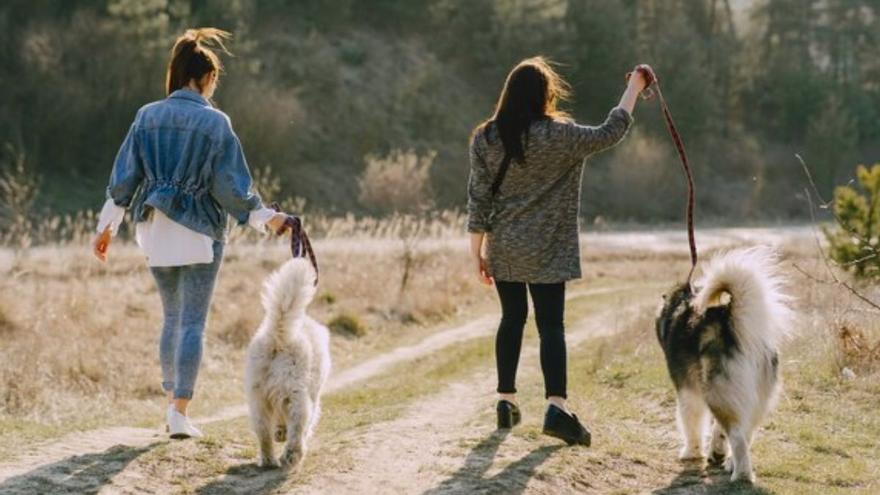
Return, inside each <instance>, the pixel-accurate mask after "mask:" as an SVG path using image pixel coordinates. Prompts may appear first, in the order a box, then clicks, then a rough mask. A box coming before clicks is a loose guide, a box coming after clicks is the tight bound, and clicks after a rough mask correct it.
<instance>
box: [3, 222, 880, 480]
mask: <svg viewBox="0 0 880 495" xmlns="http://www.w3.org/2000/svg"><path fill="white" fill-rule="evenodd" d="M383 228H386V229H387V226H384V227H383ZM316 249H317V251H318V253H319V256H320V262H321V265H322V272H321V273H322V282H321V290H320V291H319V294H318V297H317V298H316V301H315V303H314V304H313V305H312V308H311V310H310V311H311V313H312V314H313V316H315V317H316V318H317V319H319V320H321V321H325V322H329V321H330V320H331V319H332V318H333V317H335V316H338V315H343V314H345V315H350V316H351V317H352V318H355V319H357V320H358V321H359V322H360V323H361V324H363V325H365V326H366V327H367V328H368V329H369V331H368V332H366V333H365V334H364V335H363V336H361V337H359V338H335V339H333V344H332V345H333V349H332V352H333V356H334V361H335V365H336V367H337V368H338V369H342V368H345V367H346V366H348V365H349V364H351V363H354V362H357V361H359V360H361V359H363V358H365V357H367V356H369V355H371V354H374V353H376V352H380V351H383V350H388V349H391V348H393V347H396V346H399V345H408V344H412V343H414V342H416V341H418V340H420V339H421V338H423V337H424V336H426V335H427V334H429V333H431V332H433V331H435V330H436V329H437V328H441V327H445V326H447V325H451V324H453V323H454V322H456V321H461V320H466V319H469V318H472V317H473V316H475V315H477V314H482V313H485V312H488V311H492V310H495V302H494V291H492V290H488V289H485V288H482V287H480V286H478V285H477V284H476V282H475V281H474V280H473V276H472V275H471V273H470V271H469V263H468V259H467V256H466V243H465V242H464V240H463V239H461V238H454V239H452V240H444V239H438V238H434V239H429V238H424V239H422V240H421V241H420V242H419V243H417V244H416V245H415V248H414V249H415V255H416V257H417V258H418V259H419V262H418V263H416V264H414V265H413V267H414V268H412V269H413V270H414V274H413V276H412V277H411V279H410V282H409V283H410V284H412V285H411V286H410V288H409V289H408V290H407V291H406V292H405V293H403V294H401V293H400V291H399V286H400V281H401V275H402V271H403V270H404V265H403V262H402V259H403V258H402V254H403V253H404V252H405V249H407V247H406V246H405V245H404V241H403V240H401V238H400V237H398V236H389V237H379V236H373V235H372V234H370V235H366V236H364V237H362V238H360V239H358V240H356V241H351V240H347V239H338V238H330V239H324V240H321V241H319V242H318V243H317V245H316ZM111 250H112V251H111V256H112V259H111V262H110V263H109V264H108V265H106V266H102V265H100V264H98V263H96V262H94V261H93V260H92V259H90V258H89V256H88V252H87V250H86V248H85V247H82V246H78V247H73V246H67V247H46V248H39V249H31V250H30V251H27V252H23V253H19V254H17V255H14V254H12V253H11V252H4V253H3V254H2V256H0V273H2V274H3V275H4V276H3V277H2V278H0V335H2V337H3V341H4V346H3V348H2V349H0V362H2V363H4V365H3V366H2V367H0V390H2V395H0V401H2V402H0V427H2V428H0V430H2V431H3V433H2V436H0V439H2V441H3V444H5V445H13V446H14V445H17V444H20V442H21V441H26V440H31V439H38V438H47V437H54V436H57V435H59V434H61V433H64V432H65V431H67V430H69V429H74V428H89V427H94V426H99V425H105V424H132V423H134V424H140V425H154V424H155V422H156V418H158V417H160V414H161V403H162V396H161V392H160V390H159V385H158V382H159V368H158V364H157V358H156V353H157V350H156V348H157V340H158V329H159V325H160V313H159V311H158V310H159V300H158V295H157V294H156V291H155V288H154V283H153V281H152V280H151V278H150V275H149V273H148V272H147V271H146V270H145V269H144V268H143V261H142V259H141V256H140V254H139V252H138V251H137V249H136V248H134V247H133V246H130V245H129V246H118V245H115V246H113V247H112V248H111ZM685 254H686V253H685V252H684V251H682V252H680V253H675V254H669V253H663V252H659V253H654V252H642V251H637V250H613V251H601V250H597V249H594V248H592V247H591V246H589V244H588V245H587V246H586V249H585V251H584V256H583V258H584V269H585V273H584V275H585V276H584V279H583V280H582V281H578V282H576V283H574V284H572V287H571V288H570V290H571V291H572V292H575V291H578V290H580V289H582V288H586V287H596V286H632V287H638V286H642V285H643V284H645V283H646V281H658V280H660V281H669V282H670V283H672V282H674V281H675V280H677V279H679V278H680V277H681V276H682V275H683V274H684V273H686V268H687V259H686V257H685ZM785 254H786V259H785V260H784V261H783V263H784V265H785V266H786V267H789V266H790V264H791V263H792V262H794V261H797V263H798V265H799V266H801V267H802V268H804V269H806V270H808V271H809V270H818V269H820V268H821V264H820V263H821V261H819V260H816V259H815V257H814V255H813V253H812V252H811V251H809V250H807V248H800V247H797V246H795V247H792V248H789V249H788V250H787V251H786V253H785ZM287 256H288V253H287V251H286V246H284V245H281V244H279V243H275V242H261V243H256V244H253V243H249V242H239V243H236V244H233V245H231V246H230V247H229V249H228V252H227V257H226V259H225V261H224V263H225V265H224V268H223V270H222V271H221V276H220V281H219V285H218V289H217V292H216V294H215V301H214V305H213V310H212V315H211V320H210V323H209V329H208V332H207V342H206V349H205V350H206V354H205V358H204V362H203V368H202V374H201V375H200V379H199V384H198V387H197V392H196V393H197V400H196V401H195V402H194V408H195V411H194V413H195V414H197V415H200V414H204V413H205V412H208V411H213V410H216V409H217V408H218V407H220V406H225V405H229V404H236V403H240V402H241V401H242V399H243V397H242V394H241V392H240V390H241V383H240V376H241V373H240V370H241V368H242V357H243V352H244V349H243V346H244V345H245V344H246V343H247V341H248V339H249V337H250V334H251V332H252V331H253V330H254V329H255V328H256V326H257V324H258V323H259V320H260V318H261V314H262V311H261V310H260V309H259V307H258V306H257V302H256V301H257V299H256V294H258V291H259V289H260V283H261V281H262V279H263V277H264V276H265V275H267V274H268V273H269V272H270V271H271V270H272V269H274V268H275V267H276V266H278V265H279V264H280V263H281V262H282V261H283V260H284V259H286V257H287ZM703 256H704V259H705V258H708V256H710V253H708V252H707V253H703ZM790 272H791V273H790V280H791V287H792V290H794V291H796V293H797V298H798V301H799V303H798V314H799V315H800V319H799V320H798V321H799V327H798V332H797V337H796V338H795V339H794V340H793V341H791V342H789V343H788V344H787V345H786V347H785V348H784V351H783V370H784V375H785V382H786V393H785V395H784V396H783V398H782V401H781V403H780V407H779V410H778V411H777V412H776V413H775V414H774V415H773V416H772V419H771V420H770V421H769V422H768V424H767V426H766V428H765V433H764V434H763V435H762V436H761V437H760V438H759V439H758V441H757V442H756V445H755V453H756V454H755V455H756V463H757V467H758V474H759V477H761V478H762V479H763V480H764V481H762V483H765V485H763V486H766V487H768V488H769V489H771V490H779V491H782V492H792V493H794V492H798V493H800V492H813V493H835V492H844V491H847V490H849V489H854V490H855V491H861V492H864V493H870V492H871V490H872V489H874V488H876V487H877V483H878V481H877V479H876V473H875V474H874V475H872V474H871V472H872V470H874V471H876V470H877V469H880V466H878V465H877V463H876V459H877V458H878V456H877V454H878V452H877V451H876V442H875V441H873V440H871V439H874V440H875V439H876V438H877V436H878V435H880V424H878V423H877V420H876V414H874V412H875V409H876V397H877V394H878V393H880V388H878V385H877V384H878V382H880V381H878V378H880V375H878V373H880V369H878V368H877V367H876V361H875V360H874V358H868V357H866V356H873V354H871V353H872V352H874V349H876V345H877V344H876V342H878V339H880V319H878V318H877V315H876V314H874V313H871V312H869V311H867V310H866V309H865V308H863V307H862V306H860V303H859V302H858V301H855V300H853V298H852V296H851V295H849V294H848V293H846V292H843V291H840V290H837V288H835V287H834V286H829V285H822V284H817V283H816V282H814V281H813V280H811V279H808V278H806V277H804V276H802V275H800V274H799V273H797V272H796V271H794V270H790ZM874 290H876V289H874ZM658 293H659V292H658ZM872 295H874V296H876V295H877V294H876V293H875V294H872ZM658 300H659V296H658ZM588 307H589V308H592V306H589V305H586V306H585V305H584V304H583V303H573V304H572V305H571V307H570V308H569V309H570V310H571V311H570V314H569V318H572V317H577V315H578V313H579V311H581V310H584V311H586V308H588ZM579 308H580V309H579ZM591 311H592V309H591ZM652 316H653V315H652V314H651V313H650V312H645V313H644V314H643V315H641V317H640V319H639V320H638V321H637V322H636V323H635V324H634V325H631V326H630V327H627V328H624V329H623V332H622V333H621V334H620V335H618V336H615V337H610V338H607V339H603V340H601V341H599V342H592V343H591V344H589V345H587V346H584V347H581V348H579V349H572V353H571V355H572V359H571V371H570V376H571V377H572V379H571V384H572V396H573V407H574V408H575V409H576V410H578V411H582V412H583V415H584V417H585V418H587V419H588V421H589V422H590V423H591V424H592V425H593V426H594V428H595V431H596V432H597V436H596V438H597V443H596V446H595V447H594V449H592V450H589V451H579V450H564V451H560V452H559V454H555V455H554V457H553V458H552V459H550V460H549V461H548V462H547V463H546V464H545V466H543V467H542V468H541V472H540V473H539V475H540V477H539V478H536V480H538V481H536V483H537V486H538V487H539V488H542V489H544V490H543V491H544V492H547V493H550V492H554V491H555V492H565V491H570V490H572V489H575V488H573V487H576V488H578V489H580V488H583V489H592V490H599V491H603V490H605V489H607V490H609V491H613V490H615V489H616V490H621V491H623V492H632V491H644V490H645V489H648V490H650V489H656V488H660V487H665V486H668V487H669V490H668V492H670V493H678V492H684V493H691V492H700V491H701V490H708V491H710V492H711V491H712V488H711V487H709V488H707V487H706V483H716V482H718V481H719V480H721V479H722V478H723V476H721V475H720V474H719V473H713V472H709V473H706V472H702V471H694V472H689V471H682V468H681V467H680V466H679V465H678V464H677V463H676V462H675V461H674V454H675V444H676V441H677V440H676V437H675V433H674V426H673V420H672V415H673V407H674V400H673V396H672V391H671V386H670V385H669V383H668V378H667V377H666V375H665V369H664V367H663V361H662V358H661V356H660V351H659V348H658V347H657V346H656V345H655V342H654V339H653V336H652V335H651V332H652V328H653V327H652ZM841 328H847V329H849V330H848V331H847V334H846V338H845V339H841V333H840V329H841ZM530 333H531V332H530ZM530 338H531V339H534V336H533V335H532V336H531V337H530ZM842 343H843V344H842ZM865 349H869V350H870V351H865ZM453 351H454V352H453ZM490 351H491V341H490V339H480V340H479V341H474V342H471V343H467V344H462V345H458V346H456V347H455V349H452V350H450V352H449V353H438V354H437V355H436V356H431V357H428V358H425V360H423V361H420V363H421V364H420V365H417V366H412V363H407V364H406V365H401V369H404V368H405V369H407V370H410V371H408V372H407V373H403V374H401V373H398V371H399V370H397V369H395V370H391V372H389V373H387V374H386V375H383V376H382V377H377V378H376V379H375V380H371V382H370V383H369V384H366V385H367V386H366V387H353V388H351V389H350V390H344V391H342V392H338V393H334V394H332V395H330V396H328V397H327V403H326V408H327V419H326V421H324V422H322V424H321V432H320V433H319V437H320V438H321V439H322V442H326V444H325V445H324V446H321V445H320V444H319V445H318V446H317V447H316V450H315V452H314V453H313V455H312V457H311V459H312V461H310V464H309V465H310V466H311V467H310V468H309V469H310V470H311V469H317V466H320V465H322V464H321V463H322V462H323V461H322V459H324V460H326V461H327V462H331V460H332V459H330V458H335V457H337V456H339V455H340V453H343V452H345V451H346V448H347V447H346V445H345V444H344V442H343V443H340V444H338V445H337V444H336V443H334V442H336V441H337V440H339V439H340V438H348V437H347V436H340V435H341V433H342V432H344V431H348V430H350V429H352V428H354V429H357V428H369V427H370V426H371V425H372V424H373V423H374V422H376V421H383V420H387V419H388V418H390V417H393V416H394V414H397V412H395V411H400V410H401V408H402V407H403V406H405V405H406V403H408V402H412V401H415V400H418V399H419V398H420V397H422V396H423V395H425V394H427V393H429V392H430V391H431V390H436V389H437V388H438V387H441V386H442V384H443V383H446V382H448V380H450V379H452V377H453V376H454V377H459V378H460V377H462V376H466V375H467V373H469V370H471V371H473V370H476V369H478V368H480V367H484V366H490V363H491V352H490ZM487 359H489V361H486V360H487ZM428 362H431V363H435V364H436V366H434V365H431V366H426V365H425V363H428ZM450 366H451V367H450ZM844 368H847V369H849V370H850V371H852V372H853V374H849V373H845V372H844V371H843V370H844ZM414 370H417V371H418V373H420V374H419V375H418V377H419V378H417V379H416V380H415V382H413V383H410V385H411V386H412V390H411V392H407V393H406V394H401V390H402V389H401V380H403V381H412V380H410V378H413V377H415V376H416V375H414V374H413V373H415V372H416V371H414ZM432 370H434V371H432ZM450 370H454V373H452V371H450ZM435 372H436V375H432V373H435ZM450 373H452V374H450ZM574 377H578V379H575V378H574ZM584 377H586V378H584ZM523 381H524V383H523V399H524V401H525V407H527V408H528V410H529V411H531V412H532V413H534V414H533V415H532V416H534V417H530V419H529V421H531V423H527V424H525V425H524V428H522V429H521V430H518V431H517V432H516V433H515V435H516V436H517V438H520V437H521V438H523V439H525V440H528V442H525V443H524V445H527V444H529V443H531V442H533V441H535V439H537V438H539V437H540V435H539V434H538V428H539V425H537V423H536V422H537V421H538V420H539V418H537V416H538V415H537V414H536V413H535V411H539V410H540V408H541V405H540V401H541V399H540V397H541V394H540V379H539V377H538V376H537V375H536V376H532V377H530V378H527V377H523ZM377 397H383V398H384V399H382V401H380V402H383V403H384V402H388V407H384V408H382V407H379V408H376V407H373V406H372V404H374V403H375V401H376V398H377ZM530 401H531V402H530ZM354 406H357V407H354ZM334 409H335V410H345V411H349V412H350V411H353V410H358V411H364V415H361V416H351V415H350V414H346V415H337V414H333V410H334ZM334 418H335V419H334ZM353 422H354V423H353ZM208 431H209V433H211V435H212V436H214V437H216V438H219V439H221V440H222V443H223V444H224V445H225V447H223V448H222V449H221V450H223V452H224V454H223V456H226V457H223V456H221V457H223V458H224V459H225V460H223V461H222V462H220V461H218V460H217V456H215V455H213V453H214V450H216V449H214V447H212V446H211V445H208V444H205V443H199V444H194V445H193V446H191V447H188V448H189V449H190V450H192V452H189V451H186V452H183V451H182V452H179V453H177V454H175V455H174V456H173V457H174V458H175V459H179V458H182V457H183V458H189V457H187V456H190V455H191V458H189V460H190V462H188V463H187V464H188V465H190V464H191V466H192V469H193V470H194V472H199V473H204V478H207V479H214V478H216V477H217V475H218V474H219V473H222V472H223V471H224V469H226V468H227V467H229V466H235V465H237V464H240V463H242V462H248V460H249V459H250V458H251V457H252V456H253V452H252V446H251V442H250V437H249V436H248V433H247V429H246V423H245V422H244V421H242V420H236V421H233V422H226V423H220V424H215V425H212V426H210V427H209V430H208ZM831 431H833V432H834V435H829V434H828V433H827V432H831ZM349 433H351V432H349ZM354 433H355V434H356V431H355V432H354ZM462 435H465V436H466V435H467V433H466V432H463V433H462ZM465 440H467V439H464V440H462V441H463V442H464V443H468V442H469V441H470V440H468V441H467V442H465ZM339 441H340V442H341V441H342V440H339ZM474 443H475V444H476V443H479V439H475V441H474ZM212 449H213V450H212ZM8 452H9V449H0V456H3V455H4V453H8ZM153 454H155V455H151V456H150V457H149V459H152V460H155V461H156V462H160V461H161V463H166V461H167V460H166V459H165V458H166V457H167V455H166V454H163V453H162V452H159V453H156V452H153ZM169 455H170V454H169ZM461 455H463V456H464V455H466V452H462V453H461ZM324 457H326V459H325V458H324ZM218 462H220V464H218ZM333 462H337V461H333ZM340 462H341V461H340ZM223 463H227V464H228V465H226V464H223ZM230 469H232V468H230ZM203 481H204V480H201V481H199V483H202V482H203ZM530 486H531V485H530ZM721 486H723V485H717V486H716V488H719V487H721ZM539 492H541V490H539ZM747 492H749V491H747Z"/></svg>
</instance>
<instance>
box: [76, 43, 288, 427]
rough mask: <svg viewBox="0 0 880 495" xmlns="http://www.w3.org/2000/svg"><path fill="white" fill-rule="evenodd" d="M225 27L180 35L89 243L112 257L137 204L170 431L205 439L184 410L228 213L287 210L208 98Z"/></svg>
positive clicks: (243, 217) (120, 157)
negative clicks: (156, 299) (255, 177)
mask: <svg viewBox="0 0 880 495" xmlns="http://www.w3.org/2000/svg"><path fill="white" fill-rule="evenodd" d="M228 37H229V33H227V32H225V31H221V30H219V29H214V28H202V29H190V30H188V31H186V33H184V34H183V35H182V36H181V37H179V38H178V39H177V42H176V43H175V44H174V48H173V49H172V51H171V60H170V61H169V63H168V69H167V71H166V75H165V89H166V96H167V97H166V98H165V99H163V100H160V101H157V102H153V103H150V104H148V105H145V106H144V107H142V108H141V109H140V110H138V112H137V115H136V116H135V119H134V123H132V125H131V128H130V129H129V131H128V135H127V136H126V137H125V141H124V142H123V143H122V147H121V148H120V150H119V153H118V154H117V156H116V161H115V163H114V164H113V171H112V172H111V174H110V184H109V186H108V187H107V201H106V203H105V204H104V208H103V209H102V211H101V215H100V218H99V221H98V228H97V231H98V234H97V235H96V236H95V239H94V241H93V243H92V244H93V251H94V254H95V256H96V257H97V258H98V259H99V260H101V261H106V259H107V249H108V247H109V244H110V238H111V236H113V235H115V234H116V231H117V229H118V228H119V224H120V223H121V222H122V219H123V217H124V215H125V210H126V209H129V208H131V209H132V218H133V219H134V222H135V223H136V225H137V229H136V232H137V233H136V238H137V242H138V244H139V245H140V247H141V248H142V250H143V252H144V254H145V255H146V259H147V264H148V265H149V267H150V271H151V272H152V274H153V277H154V278H155V280H156V285H157V286H158V288H159V295H160V297H161V299H162V308H163V311H164V320H165V322H164V326H163V328H162V334H161V338H160V343H159V357H160V362H161V367H162V388H163V390H164V391H165V393H166V394H167V397H168V410H167V413H166V422H167V429H168V431H169V433H170V436H171V438H189V437H199V436H201V432H200V431H199V430H198V429H197V428H196V427H195V426H193V425H192V423H191V422H190V420H189V418H188V417H187V416H186V411H187V406H188V405H189V402H190V400H192V397H193V389H194V387H195V382H196V377H197V375H198V371H199V364H200V362H201V356H202V340H203V333H204V329H205V324H206V319H207V315H208V309H209V306H210V303H211V296H212V294H213V292H214V282H215V280H216V278H217V272H218V270H219V269H220V262H221V260H222V258H223V245H224V242H225V234H226V222H227V216H229V215H231V216H232V217H233V218H234V219H235V220H236V222H237V223H238V224H240V225H244V224H249V225H251V226H252V227H253V228H255V229H258V230H263V229H264V228H265V226H267V225H268V226H270V227H271V228H273V229H275V230H277V229H279V228H281V226H282V225H283V222H284V219H285V216H284V215H283V214H280V213H276V212H275V211H273V210H271V209H268V208H266V207H265V206H264V205H263V204H262V202H261V200H260V197H259V195H257V193H255V192H254V191H253V190H252V183H251V175H250V171H249V170H248V166H247V162H246V161H245V157H244V153H243V151H242V149H241V143H240V142H239V140H238V137H237V136H236V135H235V132H234V131H233V130H232V124H231V122H230V120H229V117H228V116H226V114H224V113H223V112H221V111H220V110H218V109H217V108H215V107H214V105H213V104H212V103H211V98H212V96H213V94H214V90H215V89H216V88H217V81H218V78H219V76H220V72H221V71H222V68H223V66H222V64H221V62H220V58H219V57H218V56H217V54H216V53H215V52H214V50H213V49H212V48H211V47H212V46H213V47H219V48H220V49H222V50H223V51H226V48H225V46H224V45H223V41H224V40H225V39H227V38H228Z"/></svg>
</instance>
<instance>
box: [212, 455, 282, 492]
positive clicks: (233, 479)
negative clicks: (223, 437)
mask: <svg viewBox="0 0 880 495" xmlns="http://www.w3.org/2000/svg"><path fill="white" fill-rule="evenodd" d="M287 474H288V472H287V471H285V470H283V469H278V468H273V469H266V468H261V467H259V466H257V464H256V463H253V462H252V463H249V464H238V465H235V466H232V467H230V468H229V469H227V470H226V472H225V473H224V474H223V477H222V478H219V479H216V480H214V481H212V482H210V483H208V484H206V485H203V486H201V487H199V489H198V490H196V493H198V494H199V495H219V494H227V493H242V494H243V493H255V494H262V493H270V492H272V491H273V490H274V489H275V488H278V487H279V486H280V485H281V484H282V483H284V482H285V481H287Z"/></svg>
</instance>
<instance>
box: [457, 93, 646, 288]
mask: <svg viewBox="0 0 880 495" xmlns="http://www.w3.org/2000/svg"><path fill="white" fill-rule="evenodd" d="M632 121H633V119H632V116H631V115H630V114H629V113H628V112H627V111H626V110H624V109H622V108H619V107H617V108H614V109H613V110H611V112H610V113H609V114H608V117H607V118H606V119H605V122H603V123H602V124H601V125H598V126H584V125H579V124H577V123H574V122H572V121H568V120H559V119H556V120H542V121H537V122H535V123H533V124H532V126H531V127H530V128H529V130H528V137H527V140H526V141H525V160H524V161H523V162H517V161H516V160H514V161H512V162H511V163H510V166H509V168H508V171H507V175H506V176H505V178H504V182H503V183H502V184H501V188H500V189H499V191H498V194H497V195H496V196H495V197H493V196H492V183H493V181H494V180H495V176H496V174H497V173H498V169H499V168H500V166H501V161H502V159H503V158H504V147H503V146H502V144H501V139H500V136H499V135H498V131H497V129H496V127H495V125H494V124H492V123H490V124H488V125H487V126H486V127H485V128H484V129H482V130H480V131H478V132H477V133H476V134H475V135H474V139H473V140H472V142H471V146H470V162H471V170H470V177H469V179H468V231H469V232H486V233H487V235H488V246H487V247H488V261H489V270H490V273H491V275H492V276H493V277H494V278H495V279H496V280H503V281H509V282H528V283H558V282H565V281H568V280H572V279H576V278H580V277H581V264H580V244H579V242H580V241H579V235H578V234H579V228H578V224H579V209H580V208H579V207H580V191H581V187H580V185H581V176H582V174H583V168H584V160H585V159H586V158H587V157H588V156H590V155H591V154H593V153H596V152H598V151H602V150H604V149H607V148H610V147H611V146H614V145H615V144H617V143H618V142H620V140H621V139H623V137H624V136H625V135H626V132H627V130H628V129H629V127H630V125H631V124H632Z"/></svg>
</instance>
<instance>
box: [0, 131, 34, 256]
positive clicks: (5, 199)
mask: <svg viewBox="0 0 880 495" xmlns="http://www.w3.org/2000/svg"><path fill="white" fill-rule="evenodd" d="M6 152H7V159H6V163H5V164H4V165H3V168H2V170H0V234H2V241H3V243H4V244H8V245H13V246H15V247H18V248H20V249H27V248H28V247H30V246H31V244H32V242H33V239H32V237H31V230H32V228H33V208H34V204H35V203H36V200H37V196H38V195H39V190H40V178H39V176H38V175H36V174H34V173H33V172H31V171H30V170H28V169H27V156H26V155H25V153H24V151H21V150H16V149H15V147H14V146H12V145H11V144H7V145H6Z"/></svg>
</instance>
